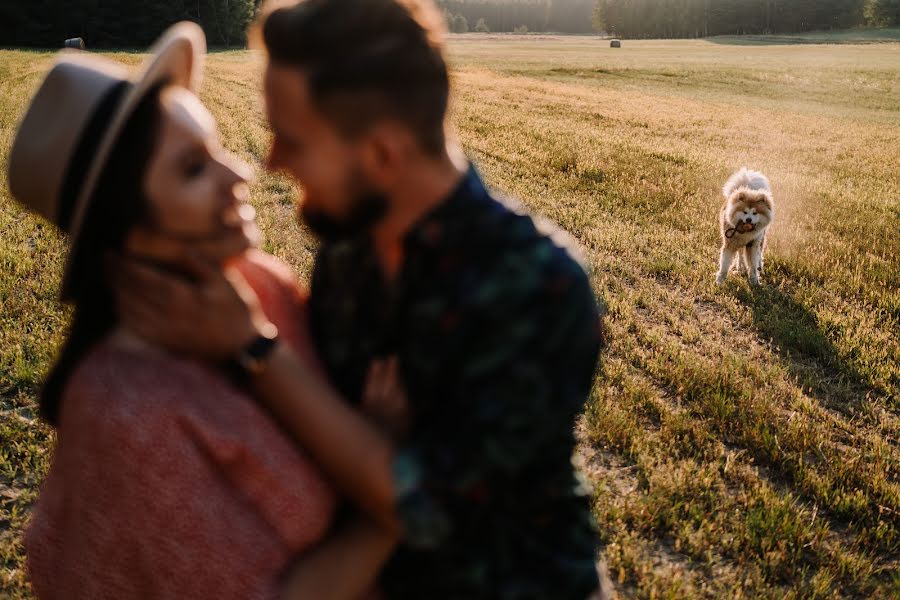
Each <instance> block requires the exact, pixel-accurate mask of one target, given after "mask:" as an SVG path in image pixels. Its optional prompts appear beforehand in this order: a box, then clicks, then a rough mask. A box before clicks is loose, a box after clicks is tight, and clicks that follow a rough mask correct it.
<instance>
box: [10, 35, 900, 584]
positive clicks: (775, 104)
mask: <svg viewBox="0 0 900 600" xmlns="http://www.w3.org/2000/svg"><path fill="white" fill-rule="evenodd" d="M739 41H740V40H739ZM851 41H852V40H851ZM740 42H741V43H728V40H723V39H717V40H714V41H665V42H663V41H645V42H637V41H626V42H625V47H624V48H622V49H621V50H613V49H610V48H609V47H608V43H607V42H603V41H601V40H596V39H591V38H552V37H529V38H517V37H513V36H505V37H500V36H497V37H494V38H490V39H488V38H478V37H473V36H468V37H462V38H458V39H455V40H454V41H453V42H452V45H451V57H452V61H453V65H454V82H455V88H456V93H457V96H456V101H455V103H454V106H453V114H454V118H453V121H454V123H455V127H456V130H457V132H458V135H459V136H460V138H461V139H462V141H463V143H464V145H465V147H466V149H467V150H468V152H469V154H470V156H471V157H472V158H473V160H474V161H475V162H476V163H477V164H478V165H479V167H480V168H481V170H482V172H483V174H484V175H485V177H486V179H487V180H488V181H489V182H490V183H491V184H492V185H494V186H495V187H497V188H498V189H501V190H504V191H506V192H509V193H510V194H512V195H514V196H518V197H519V198H521V199H522V200H523V201H524V202H525V204H526V205H527V206H529V207H530V208H531V209H532V210H533V211H535V212H536V213H539V214H542V215H545V216H547V217H549V218H550V219H553V220H555V221H557V222H558V223H560V224H561V225H562V226H563V227H565V229H567V230H568V231H570V232H571V233H572V234H573V235H575V236H576V237H577V238H578V239H579V240H580V242H581V243H582V244H583V246H584V247H585V249H586V253H587V257H588V260H589V262H590V264H591V266H592V268H593V270H594V282H595V287H596V289H597V292H598V293H599V294H601V295H602V296H604V297H605V298H606V300H607V302H608V304H609V307H610V319H609V323H610V329H611V332H612V338H613V342H612V345H611V348H610V350H609V352H608V354H607V356H606V358H605V361H604V365H603V368H602V371H601V373H600V376H599V377H598V379H597V383H596V387H595V390H594V394H593V399H592V401H591V404H590V407H589V409H588V410H587V411H586V414H585V417H584V419H583V421H582V423H581V425H580V426H579V428H580V430H581V432H582V437H583V440H584V444H583V446H584V452H583V456H584V459H585V460H584V465H585V469H586V470H587V472H588V474H589V475H590V477H591V479H592V481H593V483H594V484H595V492H596V502H595V513H596V516H597V520H598V522H599V525H600V530H601V538H602V543H603V545H604V548H605V550H604V552H605V555H606V558H607V561H608V563H609V566H610V571H611V574H612V577H613V580H614V581H615V582H616V586H617V588H618V591H619V593H620V594H621V595H622V596H625V597H640V598H738V597H743V598H798V599H799V598H830V597H856V598H896V597H897V596H898V594H900V446H898V437H900V344H898V333H900V294H898V282H900V261H898V258H897V257H898V256H900V236H898V234H897V228H898V226H900V151H898V147H900V44H890V43H889V44H858V45H854V44H842V45H818V44H810V43H805V44H801V45H786V44H771V43H767V42H765V41H751V42H750V43H748V42H747V41H740ZM114 58H116V59H118V60H122V61H125V62H128V63H129V64H135V63H136V62H137V61H138V60H139V58H140V57H137V56H134V55H128V54H117V55H115V56H114ZM50 60H51V56H50V55H49V54H46V53H35V52H20V51H0V164H5V161H6V156H7V153H8V147H9V144H10V142H11V138H12V134H13V128H14V125H15V123H16V120H17V118H18V116H19V115H20V113H21V110H22V108H23V105H24V104H25V102H26V100H27V98H28V96H29V93H30V92H31V91H32V90H33V89H34V88H35V86H36V85H37V83H38V80H39V77H40V74H41V73H42V72H43V71H44V70H45V69H46V68H47V65H48V64H49V61H50ZM258 69H259V61H258V58H256V57H254V56H253V55H251V54H249V53H245V52H235V53H217V54H214V55H213V56H211V58H210V61H209V72H208V75H207V81H206V86H205V91H204V94H203V97H204V99H205V100H206V101H207V102H208V103H209V105H210V107H211V109H212V111H213V113H214V114H215V115H216V116H217V117H218V118H219V119H220V123H221V128H222V130H223V134H224V139H225V141H226V144H227V145H228V146H229V147H230V148H232V149H233V150H235V151H236V152H239V153H240V154H242V155H243V156H245V157H246V158H248V159H251V160H253V161H255V162H256V163H259V161H260V158H261V157H262V155H263V153H264V152H265V149H266V144H267V132H266V128H265V123H264V119H263V116H262V113H261V104H260V99H259V95H258ZM742 165H747V166H752V167H756V168H759V169H762V170H764V171H765V172H766V173H768V175H769V176H770V177H771V179H772V181H773V184H774V188H775V194H776V197H777V200H778V203H779V205H778V208H779V212H778V217H777V222H776V224H775V225H774V230H773V231H772V234H771V236H770V240H771V245H770V251H769V255H768V263H767V265H768V273H767V275H766V277H765V281H764V286H763V287H762V288H760V289H755V290H754V289H751V288H750V287H749V286H748V285H747V284H746V282H745V281H742V280H741V279H739V278H738V277H737V276H736V275H735V276H733V277H732V278H731V279H730V280H729V281H728V282H727V284H726V285H725V286H723V287H721V288H717V287H715V286H714V285H713V272H714V268H715V262H716V260H717V251H718V233H717V225H716V218H717V211H718V209H719V207H720V204H721V197H720V193H719V191H718V190H719V188H720V186H721V185H722V183H723V182H724V180H725V178H726V177H727V176H728V174H729V173H730V172H731V171H732V170H733V169H735V168H737V167H740V166H742ZM254 197H255V202H256V204H257V207H258V208H259V214H260V217H261V221H262V226H263V229H264V233H265V240H266V249H267V250H269V251H272V252H274V253H275V254H277V255H278V256H280V257H282V258H284V259H286V260H287V261H289V262H290V263H291V264H292V265H293V266H295V267H296V269H297V271H298V272H299V273H300V274H301V277H303V278H305V277H307V276H308V273H309V268H310V264H311V260H312V252H313V249H314V245H313V243H312V242H311V240H310V239H308V238H307V237H305V236H304V235H303V234H302V233H301V232H300V230H298V229H297V228H295V227H294V225H293V223H292V214H293V210H292V207H291V200H292V197H293V192H292V191H291V188H290V186H288V185H287V184H286V183H285V182H284V181H282V180H280V179H276V178H273V177H270V176H262V177H261V178H260V179H259V181H258V182H257V183H256V185H255V187H254ZM0 231H2V237H0V402H2V407H0V436H2V440H3V441H2V445H0V586H2V589H3V592H2V594H0V595H2V596H3V597H9V598H20V597H27V596H28V595H27V592H26V582H25V573H24V569H23V563H22V560H23V559H22V548H21V544H20V542H19V535H20V532H21V529H22V527H23V526H24V524H25V522H26V520H27V512H28V506H29V505H30V504H31V503H32V502H33V501H34V499H35V497H36V494H37V486H38V484H39V482H40V480H41V476H42V474H43V472H44V471H45V469H46V467H47V463H48V460H49V456H50V447H51V444H52V436H51V434H50V432H49V431H48V430H47V428H45V427H44V426H42V425H41V424H39V423H38V421H37V420H36V419H35V411H34V406H33V398H34V394H35V390H36V388H37V386H38V383H39V381H40V376H41V373H42V372H43V370H44V369H45V368H46V367H47V365H48V361H49V360H51V358H52V355H53V352H54V348H55V347H56V345H57V344H58V343H59V340H60V337H61V335H62V332H63V330H64V325H65V321H66V313H65V311H64V310H62V309H61V308H60V307H59V306H58V305H57V304H56V302H55V300H54V298H55V293H56V286H57V285H58V281H59V270H60V266H61V261H62V257H63V244H62V242H61V240H60V239H59V238H58V236H56V235H55V234H54V233H53V231H52V230H51V229H50V228H49V227H47V226H42V225H41V224H40V223H39V222H38V221H37V220H36V219H34V218H31V217H30V216H27V215H25V214H24V213H23V212H22V211H21V210H20V209H19V208H18V207H17V206H16V205H15V204H13V203H12V202H11V200H10V198H9V193H8V191H7V189H6V187H5V182H4V183H3V184H0Z"/></svg>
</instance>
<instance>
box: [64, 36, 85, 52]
mask: <svg viewBox="0 0 900 600" xmlns="http://www.w3.org/2000/svg"><path fill="white" fill-rule="evenodd" d="M63 47H64V48H75V49H76V50H84V40H83V39H81V38H69V39H67V40H66V44H65V46H63Z"/></svg>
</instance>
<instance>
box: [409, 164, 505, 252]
mask: <svg viewBox="0 0 900 600" xmlns="http://www.w3.org/2000/svg"><path fill="white" fill-rule="evenodd" d="M486 197H488V192H487V189H486V188H485V187H484V183H483V182H482V181H481V177H480V176H479V175H478V171H477V170H476V169H475V167H474V166H472V165H470V166H469V169H468V171H466V174H465V175H463V177H462V179H460V181H459V183H458V184H457V186H456V188H454V190H453V191H452V192H450V194H449V195H448V196H447V197H446V198H445V199H444V200H442V201H441V202H440V203H439V204H438V205H437V206H435V207H434V208H433V209H432V210H431V211H429V212H428V213H426V214H425V215H424V216H423V217H422V218H421V219H419V220H418V221H417V222H416V224H415V225H413V226H412V228H411V229H410V230H409V231H408V232H407V233H406V235H405V236H404V245H405V246H406V247H407V248H410V247H425V248H435V247H439V246H440V245H441V244H442V243H444V242H445V241H446V240H447V239H448V235H449V234H450V233H451V230H452V229H453V228H452V227H451V226H452V224H453V222H454V221H455V220H457V219H459V218H460V217H461V216H463V215H465V214H466V212H467V211H466V210H465V209H466V207H467V206H471V204H472V203H473V202H477V201H480V200H483V199H484V198H486Z"/></svg>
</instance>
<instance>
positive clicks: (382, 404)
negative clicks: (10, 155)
mask: <svg viewBox="0 0 900 600" xmlns="http://www.w3.org/2000/svg"><path fill="white" fill-rule="evenodd" d="M362 406H363V412H365V413H366V415H368V416H369V418H371V419H372V420H373V421H374V422H375V423H376V424H377V425H378V426H379V427H381V428H382V429H383V430H384V431H385V432H387V433H388V434H389V435H390V436H391V437H392V438H393V439H398V438H400V437H402V436H403V435H404V434H405V433H406V432H407V431H408V430H409V425H410V413H409V402H408V400H407V397H406V390H405V388H404V386H403V382H402V381H401V378H400V365H399V362H398V360H397V357H396V356H392V357H391V358H386V359H382V360H376V361H373V362H372V364H371V365H370V366H369V374H368V376H367V377H366V385H365V389H364V390H363V402H362Z"/></svg>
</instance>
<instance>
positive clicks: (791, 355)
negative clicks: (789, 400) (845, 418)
mask: <svg viewBox="0 0 900 600" xmlns="http://www.w3.org/2000/svg"><path fill="white" fill-rule="evenodd" d="M735 297H736V298H737V299H738V300H739V301H740V302H741V303H743V304H744V305H745V306H747V307H748V308H749V309H750V312H751V315H752V317H753V324H754V326H755V327H756V329H757V331H758V332H759V334H760V336H761V337H762V338H764V339H767V340H771V342H772V345H773V349H774V350H775V352H776V353H777V354H779V356H781V358H782V360H783V362H784V364H785V365H786V366H787V368H788V369H789V371H790V372H791V374H792V375H793V376H794V377H796V378H797V379H798V380H799V382H800V384H801V385H802V386H803V388H804V389H810V390H811V391H812V392H813V393H814V394H815V396H816V397H817V398H818V399H819V400H820V401H823V402H824V403H825V404H826V406H827V407H828V408H831V409H833V410H837V411H839V412H841V413H844V414H848V415H850V414H852V413H853V412H854V411H853V410H852V409H857V410H859V409H861V408H863V403H864V402H865V401H866V398H867V397H868V396H872V395H876V396H877V395H881V394H883V391H879V390H877V389H875V388H873V387H872V386H871V384H870V383H869V381H868V380H867V379H866V378H865V377H864V376H863V375H862V374H861V373H860V372H859V371H858V370H857V369H856V367H855V366H854V365H853V364H852V363H851V362H849V361H848V360H846V359H845V358H844V357H842V356H841V355H840V353H839V352H838V350H837V348H836V347H835V346H834V344H833V343H832V342H831V340H829V339H828V336H827V335H825V333H824V332H823V331H822V329H821V327H820V326H819V323H818V321H817V319H816V317H815V315H814V314H813V313H812V312H811V311H810V310H809V309H807V308H806V307H805V306H803V305H802V304H801V303H800V302H798V301H797V300H796V299H794V298H793V297H792V296H791V295H790V294H789V293H787V292H785V291H783V290H781V289H779V288H777V287H774V286H772V285H771V284H764V285H763V286H761V287H756V288H754V287H741V288H740V289H737V290H736V291H735Z"/></svg>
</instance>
